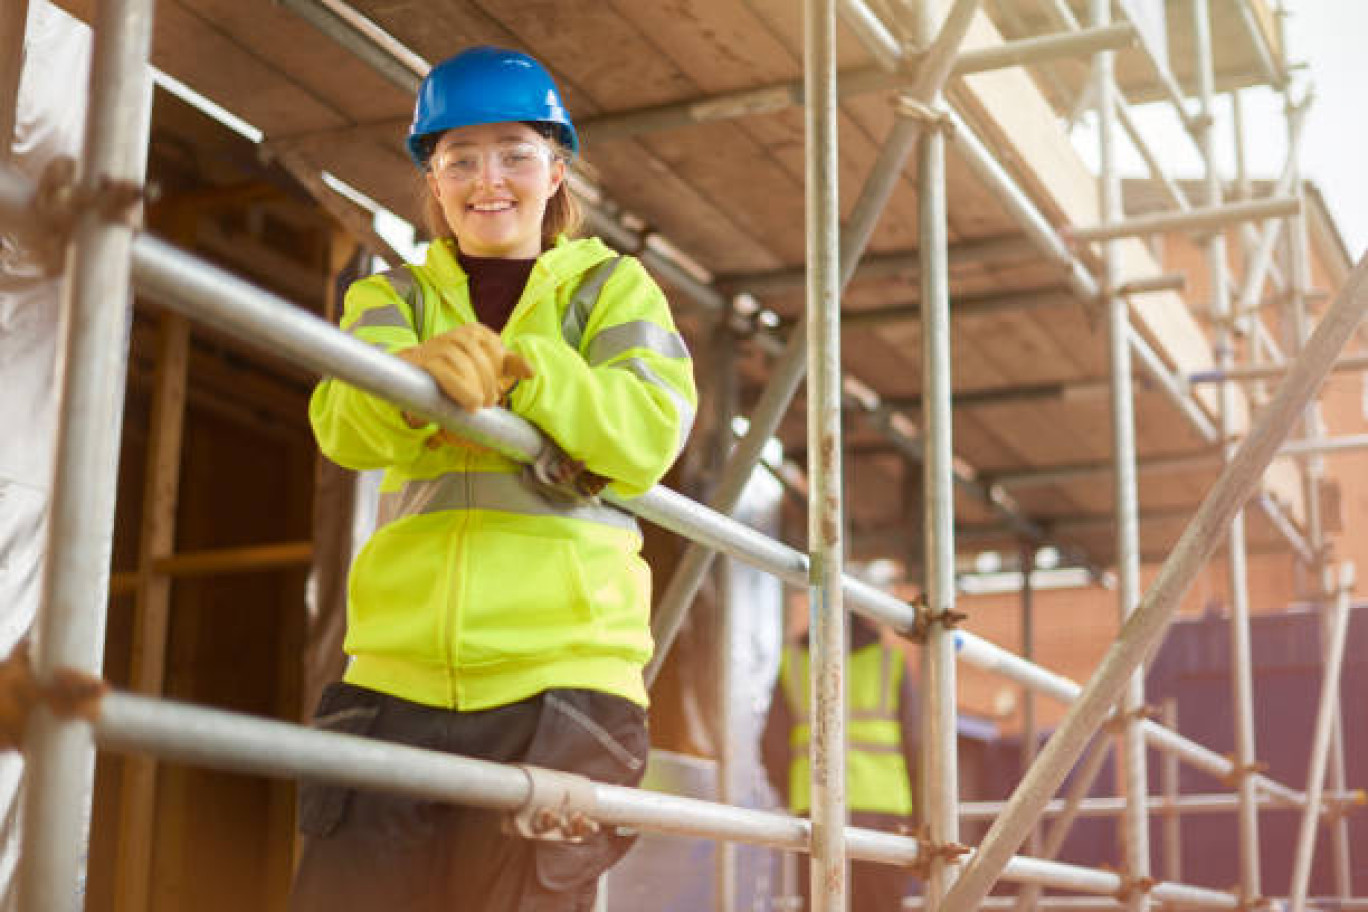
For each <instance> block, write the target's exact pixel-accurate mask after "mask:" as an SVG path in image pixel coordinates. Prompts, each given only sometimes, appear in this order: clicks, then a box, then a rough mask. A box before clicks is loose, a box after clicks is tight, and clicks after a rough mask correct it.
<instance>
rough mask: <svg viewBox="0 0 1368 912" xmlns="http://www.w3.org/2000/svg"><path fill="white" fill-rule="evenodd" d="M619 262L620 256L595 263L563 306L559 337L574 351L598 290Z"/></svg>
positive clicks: (595, 300) (606, 281) (587, 323)
mask: <svg viewBox="0 0 1368 912" xmlns="http://www.w3.org/2000/svg"><path fill="white" fill-rule="evenodd" d="M621 264H622V257H620V256H614V257H610V258H609V259H606V260H604V261H603V262H601V263H596V264H595V265H594V266H592V267H591V268H590V269H589V271H588V272H587V273H586V274H585V277H584V280H583V281H582V282H580V284H579V287H578V288H576V289H575V293H574V294H572V295H571V296H570V304H569V306H567V307H566V308H565V316H564V317H563V318H562V319H561V338H563V339H564V340H565V344H566V345H569V346H570V347H571V348H573V349H574V350H575V351H579V350H580V343H581V342H583V341H584V328H585V327H586V326H588V325H589V316H590V315H591V314H592V313H593V312H594V305H595V304H597V303H598V297H599V292H601V291H602V290H603V286H604V285H606V284H607V283H608V280H609V279H610V278H612V276H613V273H614V272H616V271H617V268H618V266H619V265H621Z"/></svg>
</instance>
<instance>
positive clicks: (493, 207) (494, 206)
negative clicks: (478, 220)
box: [470, 203, 513, 212]
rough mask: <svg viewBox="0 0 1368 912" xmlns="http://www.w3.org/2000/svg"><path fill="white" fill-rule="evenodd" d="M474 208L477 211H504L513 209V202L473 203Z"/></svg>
mask: <svg viewBox="0 0 1368 912" xmlns="http://www.w3.org/2000/svg"><path fill="white" fill-rule="evenodd" d="M470 208H472V209H474V210H475V211H476V212H502V211H504V210H505V209H512V208H513V204H512V203H473V204H472V205H471V207H470Z"/></svg>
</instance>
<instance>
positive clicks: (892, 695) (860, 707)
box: [779, 640, 914, 816]
mask: <svg viewBox="0 0 1368 912" xmlns="http://www.w3.org/2000/svg"><path fill="white" fill-rule="evenodd" d="M808 664H809V655H808V651H807V650H806V649H800V648H798V647H796V646H792V645H789V646H786V647H785V648H784V652H783V656H782V657H781V658H780V660H779V680H780V684H781V686H782V689H783V693H784V697H785V699H787V701H788V704H789V708H790V710H791V712H792V717H793V720H794V724H793V728H792V729H791V731H790V735H789V749H790V754H789V790H788V794H789V808H790V809H791V810H792V811H793V812H794V813H795V814H806V813H808V812H809V811H810V810H811V809H812V799H811V773H810V772H809V771H810V769H811V766H810V760H809V749H808V743H809V740H810V739H811V737H812V735H811V732H812V726H811V712H810V711H809V705H808V704H809V696H808V695H809V688H808V673H809V672H808ZM904 674H906V670H905V668H904V663H903V659H902V655H901V654H899V653H898V652H897V651H896V650H895V649H893V648H891V647H889V646H887V645H885V644H884V643H882V642H879V641H877V640H876V641H875V642H873V643H871V644H870V645H868V646H865V647H863V648H861V649H854V650H852V651H851V652H850V654H849V656H848V657H847V662H846V706H847V716H846V745H847V750H846V755H845V760H846V803H847V805H848V806H849V808H850V810H852V811H868V812H872V813H878V814H898V815H901V816H910V815H911V814H912V809H913V806H914V801H913V796H912V779H911V777H910V776H909V775H908V770H907V761H906V759H905V758H904V751H903V740H902V739H903V732H902V725H901V722H900V716H899V707H898V693H899V690H900V689H901V687H902V678H903V675H904Z"/></svg>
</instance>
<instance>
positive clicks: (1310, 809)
mask: <svg viewBox="0 0 1368 912" xmlns="http://www.w3.org/2000/svg"><path fill="white" fill-rule="evenodd" d="M1326 582H1327V585H1326V586H1325V589H1326V590H1327V591H1328V590H1329V589H1330V584H1329V581H1328V580H1327V581H1326ZM1353 588H1354V565H1353V564H1341V565H1340V573H1339V585H1338V587H1337V591H1336V592H1335V609H1334V612H1333V613H1332V614H1331V616H1330V637H1329V639H1328V641H1327V642H1326V644H1325V674H1324V677H1323V678H1322V679H1321V692H1320V703H1319V705H1318V706H1317V709H1316V727H1315V733H1314V734H1313V735H1312V737H1311V759H1310V765H1309V767H1308V768H1307V773H1306V775H1307V781H1306V810H1305V811H1303V812H1302V819H1301V827H1300V829H1299V830H1298V831H1297V851H1296V855H1294V856H1293V862H1292V882H1291V886H1290V887H1289V889H1288V896H1289V904H1290V907H1291V912H1304V910H1305V909H1306V890H1307V887H1308V886H1309V885H1310V882H1311V858H1312V853H1313V852H1314V851H1315V848H1316V832H1317V829H1318V828H1319V825H1320V818H1321V811H1322V808H1321V792H1322V790H1323V788H1324V785H1325V767H1326V763H1327V761H1328V760H1329V759H1330V740H1331V735H1333V734H1334V728H1335V721H1336V719H1337V718H1339V715H1340V700H1339V697H1340V670H1341V669H1342V668H1343V667H1344V643H1345V640H1346V639H1347V638H1348V634H1349V596H1350V593H1351V592H1352V591H1353ZM1334 816H1335V819H1336V820H1343V819H1344V815H1343V813H1342V812H1341V811H1340V809H1339V808H1338V807H1337V808H1336V813H1335V815H1334Z"/></svg>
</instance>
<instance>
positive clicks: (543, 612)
mask: <svg viewBox="0 0 1368 912" xmlns="http://www.w3.org/2000/svg"><path fill="white" fill-rule="evenodd" d="M609 266H611V267H612V268H600V267H609ZM585 286H594V287H591V288H590V289H589V290H590V291H591V292H592V293H591V294H588V295H586V294H583V293H582V290H583V288H584V287H585ZM475 319H476V317H475V312H474V310H473V308H472V307H471V303H470V296H469V281H468V278H467V276H466V275H465V273H464V272H463V271H462V269H461V265H460V261H459V259H458V258H457V256H456V254H455V251H454V250H453V249H452V245H451V242H450V241H437V242H434V243H433V244H432V245H431V247H430V248H429V250H428V254H427V259H426V260H425V262H424V263H422V264H421V265H419V264H410V265H408V266H406V267H403V268H400V269H396V270H393V271H392V272H390V273H388V274H382V275H376V276H371V277H370V278H368V279H364V280H362V281H360V282H357V283H356V284H354V285H353V286H352V287H351V289H350V290H349V291H348V293H347V299H346V309H345V313H344V315H343V318H342V328H343V329H344V330H346V331H348V332H349V333H351V334H352V335H354V336H356V337H357V338H359V339H361V340H363V341H365V342H367V343H369V344H371V345H375V346H377V347H379V348H383V349H385V350H386V351H396V350H399V349H403V348H408V347H411V346H413V345H415V344H417V343H418V342H420V341H422V340H424V339H429V338H431V337H432V336H435V335H438V334H440V333H443V332H446V331H448V330H450V329H452V328H454V327H456V326H458V325H461V324H463V323H471V322H474V321H475ZM500 336H501V338H502V340H503V343H504V345H505V346H507V347H508V348H509V349H510V350H512V351H515V352H518V353H520V354H521V355H522V356H523V357H524V358H526V359H527V361H528V363H529V364H530V365H531V366H532V368H533V370H534V371H535V372H536V375H535V376H534V377H532V378H531V379H529V380H523V381H521V382H519V383H518V385H517V387H516V388H515V389H514V390H513V392H512V395H511V397H510V401H509V408H510V409H511V410H512V411H513V412H515V413H517V414H519V415H521V416H522V417H523V418H526V419H527V420H529V421H531V422H532V423H533V424H535V425H537V426H538V427H540V428H541V429H542V430H543V431H545V432H546V433H547V434H548V435H549V436H550V437H551V438H552V439H554V440H555V441H556V443H557V444H559V446H560V447H561V449H563V450H564V451H565V452H566V453H567V454H568V455H569V456H570V457H571V458H572V459H575V460H577V461H578V462H580V463H582V464H583V465H584V466H585V467H586V468H587V469H588V470H589V471H591V472H593V473H595V474H596V475H599V476H601V477H603V478H606V479H609V480H610V481H611V488H612V490H613V491H615V492H616V493H619V494H621V495H623V496H626V497H635V496H637V495H639V494H642V493H644V492H645V491H647V490H648V489H650V488H651V487H652V486H653V485H654V484H655V483H656V482H657V481H659V480H660V478H661V476H662V475H664V474H665V471H666V470H667V469H668V468H669V467H670V464H671V463H672V462H674V459H675V456H676V455H677V454H678V453H679V450H680V449H681V448H682V446H683V443H684V440H685V438H686V437H687V435H688V432H689V428H690V426H691V425H692V422H693V416H694V411H695V409H696V407H697V394H696V392H695V389H694V382H693V371H692V365H691V362H690V360H689V353H688V351H687V349H686V348H685V346H684V342H683V340H682V338H681V337H680V336H679V334H678V332H677V331H676V329H675V325H674V321H673V319H672V318H671V316H670V311H669V307H668V305H667V304H666V301H665V296H664V294H663V293H662V292H661V290H660V288H659V286H657V285H656V283H655V282H654V281H653V280H652V279H651V277H650V276H649V275H648V274H647V272H646V270H645V269H644V268H643V267H642V266H641V264H640V263H639V262H638V261H637V260H635V259H633V258H631V257H621V258H616V260H615V256H614V254H613V252H612V251H611V250H609V249H608V247H607V246H606V245H604V244H603V243H602V242H601V241H598V240H597V239H592V238H591V239H584V240H574V241H571V240H566V239H565V238H561V239H560V240H559V242H558V243H557V244H556V246H555V247H553V248H552V249H550V250H548V251H546V252H545V253H543V254H542V255H541V256H540V257H539V258H538V259H537V262H536V264H535V265H534V266H533V268H532V272H531V275H530V276H529V277H528V280H527V286H526V288H525V289H524V291H523V293H522V296H521V298H520V299H519V301H518V304H517V307H516V308H515V309H514V311H513V313H512V315H511V316H510V317H509V319H508V324H507V325H506V326H505V327H504V329H503V331H502V332H501V334H500ZM309 418H310V420H311V422H312V424H313V428H314V433H315V435H316V437H317V438H318V444H319V447H320V449H322V451H323V452H324V454H325V455H327V456H328V458H329V459H332V460H333V461H334V462H336V463H338V464H340V465H343V466H346V467H348V468H352V469H358V470H361V469H376V468H383V469H385V477H384V481H383V482H382V484H381V497H380V509H379V522H378V528H377V531H376V532H375V534H374V535H373V536H372V537H371V539H370V541H369V542H367V544H366V546H365V548H363V549H362V551H361V553H360V554H358V555H357V558H356V560H355V562H354V563H353V565H352V570H351V577H350V580H349V584H348V604H347V638H346V642H345V648H346V651H347V652H348V653H349V654H350V655H351V656H352V661H351V663H350V665H349V666H348V669H347V672H346V680H347V681H349V682H351V683H353V684H358V685H360V686H363V687H367V688H370V689H373V690H379V691H382V692H385V693H389V694H393V695H395V696H398V697H402V698H404V699H407V700H412V701H414V702H417V703H423V704H427V705H430V706H439V707H445V708H449V709H450V708H454V709H462V710H477V709H487V708H490V707H494V706H503V705H506V704H508V703H512V702H515V701H517V700H521V699H525V698H526V697H529V696H532V695H534V694H536V693H539V692H541V691H543V690H547V689H549V688H555V687H574V688H584V689H589V690H599V691H604V692H607V693H613V694H617V695H619V696H622V697H625V698H627V699H629V700H632V701H634V702H636V703H638V704H640V705H642V706H645V705H646V703H647V697H646V690H645V686H644V685H643V683H642V677H641V671H642V668H643V667H644V666H645V663H646V661H647V660H648V659H649V658H650V655H651V648H652V643H651V629H650V589H651V580H650V570H649V568H648V567H647V566H646V563H645V561H643V560H642V558H641V554H640V551H641V533H640V530H639V529H638V527H637V524H636V520H635V519H634V518H633V517H632V515H631V514H629V513H627V512H625V511H622V510H619V509H617V508H616V507H613V506H611V505H609V504H607V503H597V502H573V501H570V500H566V499H564V498H557V497H556V496H553V495H548V494H547V492H546V491H545V490H544V489H543V488H541V487H539V486H538V485H537V484H536V483H535V482H534V481H532V480H531V479H529V478H528V477H527V474H526V472H525V471H524V469H523V467H522V466H521V465H519V464H518V463H516V462H514V461H513V460H510V459H508V458H506V457H504V456H501V455H499V454H498V453H495V452H492V451H490V450H486V449H483V448H479V447H474V446H472V447H455V446H447V445H442V446H435V447H433V446H429V445H428V443H429V438H430V437H431V436H432V435H433V434H434V433H435V432H436V431H437V429H438V428H437V426H436V425H432V424H429V425H425V426H423V427H419V428H412V427H410V426H409V425H408V423H407V421H405V420H404V417H403V416H402V415H401V413H400V410H399V408H398V407H397V406H395V405H392V404H390V403H389V402H386V401H384V400H383V399H379V398H377V397H375V396H372V395H370V394H369V393H365V392H363V391H361V390H359V389H357V388H356V387H353V386H350V385H348V384H346V383H345V382H343V381H341V380H335V379H329V380H325V381H323V382H322V383H321V384H320V385H319V386H318V388H317V389H316V390H315V391H314V394H313V398H312V399H311V401H310V403H309Z"/></svg>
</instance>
